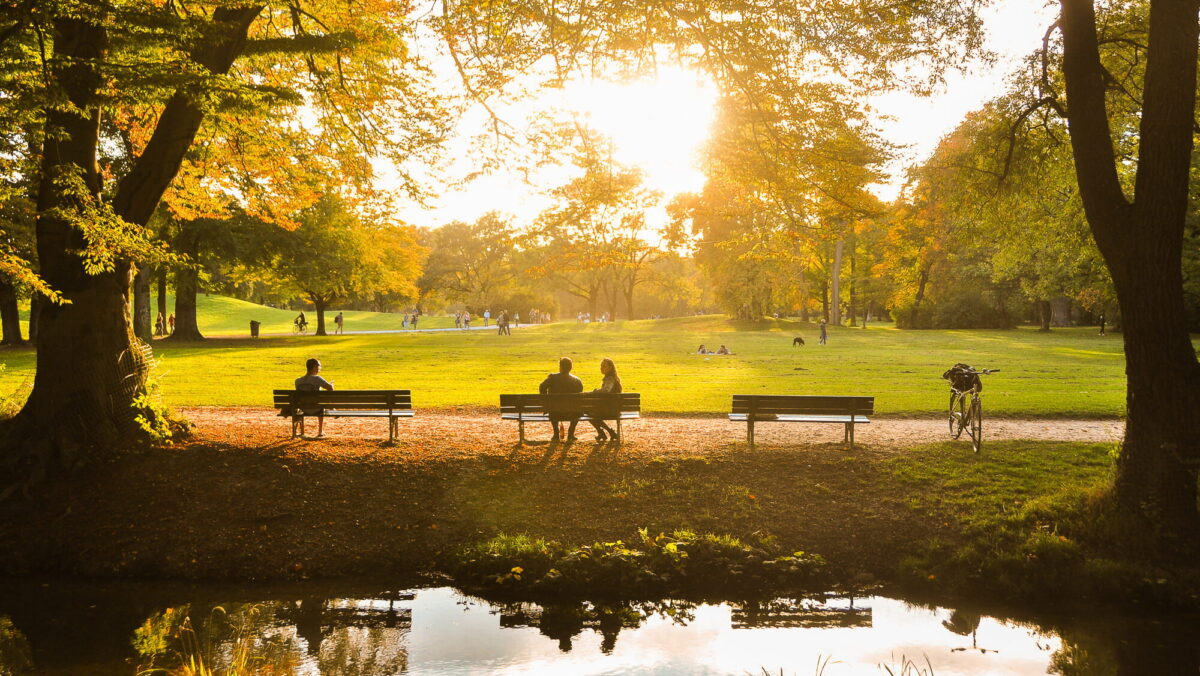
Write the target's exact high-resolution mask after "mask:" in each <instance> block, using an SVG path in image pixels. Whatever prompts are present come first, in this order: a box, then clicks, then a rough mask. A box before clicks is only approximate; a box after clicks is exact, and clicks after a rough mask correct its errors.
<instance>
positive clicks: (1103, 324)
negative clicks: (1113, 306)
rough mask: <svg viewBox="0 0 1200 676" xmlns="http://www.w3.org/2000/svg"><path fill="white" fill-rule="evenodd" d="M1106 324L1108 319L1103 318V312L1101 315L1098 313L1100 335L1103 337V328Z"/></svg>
mask: <svg viewBox="0 0 1200 676" xmlns="http://www.w3.org/2000/svg"><path fill="white" fill-rule="evenodd" d="M1107 323H1108V318H1107V317H1105V316H1104V313H1103V312H1101V313H1100V335H1102V336H1103V335H1105V333H1104V326H1105V325H1106V324H1107Z"/></svg>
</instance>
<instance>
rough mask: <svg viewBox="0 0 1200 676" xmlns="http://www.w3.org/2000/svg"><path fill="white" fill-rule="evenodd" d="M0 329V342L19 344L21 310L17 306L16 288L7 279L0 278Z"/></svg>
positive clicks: (20, 340) (21, 341)
mask: <svg viewBox="0 0 1200 676" xmlns="http://www.w3.org/2000/svg"><path fill="white" fill-rule="evenodd" d="M0 330H2V331H3V332H4V337H3V339H0V344H4V345H20V344H21V343H24V342H25V339H24V338H22V337H21V311H20V309H18V308H17V290H16V288H15V287H14V286H13V285H12V283H10V282H9V281H8V280H7V279H0Z"/></svg>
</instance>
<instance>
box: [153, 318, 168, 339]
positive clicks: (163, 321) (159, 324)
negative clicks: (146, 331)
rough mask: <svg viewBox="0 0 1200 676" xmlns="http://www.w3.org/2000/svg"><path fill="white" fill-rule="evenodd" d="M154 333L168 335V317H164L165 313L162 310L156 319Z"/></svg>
mask: <svg viewBox="0 0 1200 676" xmlns="http://www.w3.org/2000/svg"><path fill="white" fill-rule="evenodd" d="M154 335H156V336H165V335H167V318H166V317H164V316H163V313H161V312H160V313H158V317H156V318H155V319H154Z"/></svg>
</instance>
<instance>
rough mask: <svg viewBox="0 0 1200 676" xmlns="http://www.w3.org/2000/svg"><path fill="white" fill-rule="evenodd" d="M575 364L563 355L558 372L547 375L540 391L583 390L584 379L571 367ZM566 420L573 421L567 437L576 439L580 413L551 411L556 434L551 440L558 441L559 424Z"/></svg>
mask: <svg viewBox="0 0 1200 676" xmlns="http://www.w3.org/2000/svg"><path fill="white" fill-rule="evenodd" d="M572 366H574V364H573V363H572V362H571V359H570V357H563V358H562V359H559V360H558V373H551V374H550V375H548V376H546V379H545V380H543V381H542V384H541V385H539V386H538V392H540V393H542V394H578V393H580V392H583V381H582V380H580V379H579V378H576V377H575V376H573V375H571V367H572ZM564 420H569V421H571V426H570V428H568V429H567V439H568V440H571V441H574V440H575V426H576V425H578V424H579V415H578V414H576V415H575V416H573V417H572V416H570V415H556V414H555V412H554V411H551V412H550V424H551V425H552V426H553V427H554V436H553V437H551V441H558V439H559V438H560V437H559V435H560V432H559V427H558V424H559V423H560V422H562V421H564Z"/></svg>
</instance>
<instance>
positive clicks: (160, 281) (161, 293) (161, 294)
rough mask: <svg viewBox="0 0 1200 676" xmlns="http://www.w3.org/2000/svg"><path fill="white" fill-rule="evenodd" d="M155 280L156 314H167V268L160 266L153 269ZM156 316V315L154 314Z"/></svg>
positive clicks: (164, 315)
mask: <svg viewBox="0 0 1200 676" xmlns="http://www.w3.org/2000/svg"><path fill="white" fill-rule="evenodd" d="M155 277H156V279H155V282H156V283H157V286H158V300H157V309H158V314H160V315H162V316H163V317H166V316H167V270H166V268H163V267H160V268H158V269H157V270H155ZM155 316H156V317H157V315H155Z"/></svg>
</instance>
